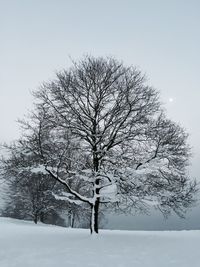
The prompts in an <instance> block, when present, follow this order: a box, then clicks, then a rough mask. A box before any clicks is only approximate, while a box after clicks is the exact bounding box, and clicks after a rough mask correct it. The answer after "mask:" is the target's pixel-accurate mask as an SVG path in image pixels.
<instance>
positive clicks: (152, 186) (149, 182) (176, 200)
mask: <svg viewBox="0 0 200 267" xmlns="http://www.w3.org/2000/svg"><path fill="white" fill-rule="evenodd" d="M35 96H36V99H37V106H36V110H35V114H34V115H33V116H32V120H31V121H29V122H28V123H27V122H26V123H25V124H24V125H26V126H27V128H28V129H29V137H28V135H27V136H26V138H25V139H26V140H27V141H26V142H27V146H29V148H30V149H32V150H34V151H35V153H37V155H38V156H39V157H40V158H41V165H43V166H44V168H45V170H46V172H47V173H49V174H50V175H51V177H53V178H54V179H55V180H57V181H58V182H60V183H61V184H63V186H64V187H65V189H66V193H65V197H66V200H69V201H79V202H83V203H86V204H88V205H89V206H90V207H91V232H96V233H98V214H99V206H100V204H101V203H117V204H118V205H119V207H120V208H121V209H123V208H125V207H126V208H127V207H129V208H130V209H138V208H139V209H147V208H148V205H154V206H156V207H158V208H159V209H160V210H161V211H162V212H164V213H165V214H167V213H170V211H171V210H173V211H175V212H176V213H177V214H178V215H182V214H183V212H184V210H185V208H187V207H188V206H190V205H191V204H192V202H193V193H194V192H195V182H190V180H189V178H188V177H187V175H186V167H187V164H188V158H189V147H188V145H187V134H185V132H184V130H183V129H182V128H181V127H180V126H178V125H177V124H175V123H173V122H172V121H170V120H168V119H167V118H166V117H165V115H164V112H163V110H162V109H161V107H160V102H159V97H158V92H157V91H156V90H155V89H153V88H152V87H150V86H148V85H147V83H146V80H145V77H144V76H143V75H142V73H141V72H140V71H139V70H138V69H137V68H134V67H125V66H124V65H123V64H122V63H121V62H118V61H117V60H115V59H113V58H94V57H85V58H84V59H83V60H81V61H79V62H77V63H76V62H75V63H73V66H72V67H71V68H70V69H69V70H64V71H62V72H60V73H57V77H56V79H55V80H54V81H52V82H49V83H45V84H43V86H42V87H41V88H40V90H38V91H37V92H36V93H35ZM36 121H37V123H36ZM30 136H31V137H30ZM78 182H79V183H80V186H78V187H77V183H78ZM77 188H78V190H77Z"/></svg>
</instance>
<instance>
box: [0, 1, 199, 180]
mask: <svg viewBox="0 0 200 267" xmlns="http://www.w3.org/2000/svg"><path fill="white" fill-rule="evenodd" d="M199 10H200V2H199V1H195V0H191V1H181V0H169V1H164V0H151V1H149V0H146V1H145V0H140V1H139V0H138V1H136V0H130V1H127V0H123V1H122V0H121V1H117V0H109V1H106V0H101V1H95V0H93V1H92V0H85V1H81V0H79V1H78V0H71V1H70V0H42V1H41V0H34V1H33V0H27V1H25V0H0V36H1V42H0V124H1V131H0V142H4V141H10V140H13V139H15V138H17V137H18V136H19V130H18V126H17V123H16V120H17V119H18V118H22V117H23V114H25V113H27V109H29V108H31V103H32V101H33V99H32V97H31V94H30V91H31V90H34V89H36V88H37V87H38V86H39V85H40V84H41V83H42V82H43V81H47V80H50V79H52V78H53V77H54V73H55V71H56V70H60V69H62V68H67V67H68V66H69V65H70V56H71V57H72V58H73V59H78V58H80V57H81V56H82V55H84V54H88V53H89V54H92V55H101V56H104V55H105V56H106V55H112V56H115V57H116V58H117V59H120V60H123V61H124V62H125V63H126V64H128V65H129V64H133V65H136V66H139V67H140V68H141V70H143V71H144V72H145V73H146V74H147V76H148V77H149V83H150V84H151V85H153V86H154V87H156V88H157V89H158V90H160V92H161V99H162V101H163V102H164V103H165V107H166V110H167V114H168V116H169V117H170V118H172V119H173V120H175V121H177V122H179V123H180V124H181V125H182V126H183V127H185V128H186V130H187V131H188V132H189V133H190V144H191V145H192V146H193V155H194V157H193V160H192V166H191V174H192V175H194V176H198V175H199V174H200V164H199V162H200V144H199V133H200V123H199V117H200V105H199V101H200V88H199V85H200V75H199V69H200V50H199V47H200V16H199ZM172 100H173V101H172Z"/></svg>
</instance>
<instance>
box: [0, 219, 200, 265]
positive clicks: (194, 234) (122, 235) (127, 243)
mask: <svg viewBox="0 0 200 267" xmlns="http://www.w3.org/2000/svg"><path fill="white" fill-rule="evenodd" d="M199 246H200V231H179V232H178V231H163V232H159V231H146V232H145V231H115V230H112V231H111V230H102V231H100V234H99V235H94V236H91V235H90V233H89V230H82V229H68V228H62V227H56V226H48V225H43V224H39V225H34V224H33V223H32V222H25V221H19V220H13V219H8V218H0V266H1V267H54V266H55V267H65V266H66V267H72V266H73V267H87V266H88V267H89V266H90V267H97V266H98V267H100V266H101V267H132V266H133V267H172V266H173V267H199V266H200V257H199Z"/></svg>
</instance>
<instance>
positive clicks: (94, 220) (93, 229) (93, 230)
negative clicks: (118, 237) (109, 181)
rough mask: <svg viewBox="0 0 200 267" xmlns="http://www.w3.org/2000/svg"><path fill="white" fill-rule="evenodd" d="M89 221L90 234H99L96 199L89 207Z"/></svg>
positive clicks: (97, 202)
mask: <svg viewBox="0 0 200 267" xmlns="http://www.w3.org/2000/svg"><path fill="white" fill-rule="evenodd" d="M91 209H92V211H91V220H90V231H91V234H93V233H96V234H98V232H99V198H97V199H96V201H95V203H94V205H91Z"/></svg>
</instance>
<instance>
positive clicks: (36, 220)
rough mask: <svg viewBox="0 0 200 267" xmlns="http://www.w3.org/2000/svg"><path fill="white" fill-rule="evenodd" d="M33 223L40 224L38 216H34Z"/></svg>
mask: <svg viewBox="0 0 200 267" xmlns="http://www.w3.org/2000/svg"><path fill="white" fill-rule="evenodd" d="M33 221H34V223H35V224H37V223H38V216H37V214H34V218H33Z"/></svg>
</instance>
